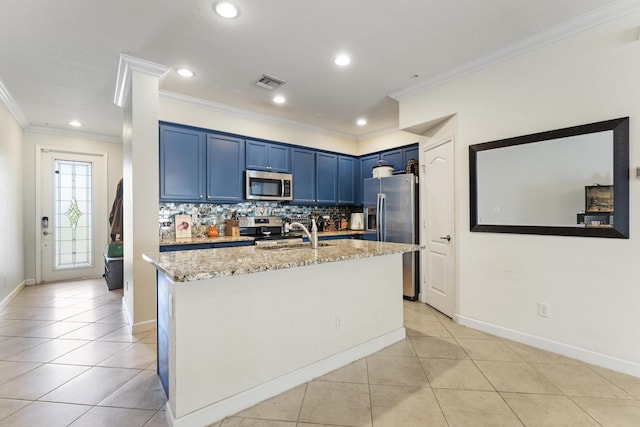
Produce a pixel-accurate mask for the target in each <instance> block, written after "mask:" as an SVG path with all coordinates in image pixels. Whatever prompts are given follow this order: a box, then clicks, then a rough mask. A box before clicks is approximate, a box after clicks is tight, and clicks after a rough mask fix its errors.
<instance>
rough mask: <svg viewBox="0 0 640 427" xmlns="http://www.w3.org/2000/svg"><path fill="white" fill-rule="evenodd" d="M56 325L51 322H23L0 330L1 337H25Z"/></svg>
mask: <svg viewBox="0 0 640 427" xmlns="http://www.w3.org/2000/svg"><path fill="white" fill-rule="evenodd" d="M52 323H54V322H53V321H51V320H21V321H20V322H16V323H12V324H10V325H8V326H4V327H2V328H0V336H3V337H24V336H25V335H26V334H28V333H30V332H33V331H35V330H36V329H38V328H42V327H43V326H47V325H50V324H52Z"/></svg>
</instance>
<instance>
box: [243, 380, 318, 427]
mask: <svg viewBox="0 0 640 427" xmlns="http://www.w3.org/2000/svg"><path fill="white" fill-rule="evenodd" d="M306 389H307V385H306V384H303V385H301V386H298V387H295V388H293V389H291V390H289V391H286V392H284V393H281V394H279V395H277V396H276V397H273V398H271V399H268V400H265V401H264V402H260V403H258V404H257V405H255V406H252V407H251V408H249V409H246V410H244V411H242V412H239V413H237V414H235V416H236V417H241V418H261V419H267V420H280V421H297V420H298V414H300V408H301V407H302V399H303V398H304V393H305V391H306Z"/></svg>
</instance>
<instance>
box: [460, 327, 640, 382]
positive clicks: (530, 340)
mask: <svg viewBox="0 0 640 427" xmlns="http://www.w3.org/2000/svg"><path fill="white" fill-rule="evenodd" d="M456 319H457V321H458V323H460V324H461V325H464V326H468V327H470V328H473V329H478V330H480V331H482V332H486V333H489V334H492V335H496V336H499V337H502V338H508V339H510V340H513V341H517V342H519V343H522V344H527V345H530V346H532V347H536V348H540V349H542V350H547V351H551V352H553V353H558V354H561V355H563V356H567V357H571V358H573V359H577V360H580V361H582V362H586V363H590V364H592V365H596V366H601V367H603V368H607V369H611V370H612V371H617V372H622V373H623V374H627V375H633V376H635V377H640V363H637V362H632V361H629V360H624V359H619V358H617V357H613V356H609V355H606V354H602V353H597V352H595V351H591V350H587V349H585V348H581V347H576V346H573V345H570V344H565V343H561V342H558V341H553V340H550V339H547V338H542V337H538V336H535V335H530V334H527V333H525V332H520V331H516V330H514V329H509V328H505V327H502V326H497V325H494V324H491V323H486V322H482V321H480V320H476V319H471V318H469V317H464V316H460V315H456Z"/></svg>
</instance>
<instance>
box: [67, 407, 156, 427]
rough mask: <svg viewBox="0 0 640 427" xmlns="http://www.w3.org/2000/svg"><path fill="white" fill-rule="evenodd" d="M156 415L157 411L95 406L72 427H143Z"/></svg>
mask: <svg viewBox="0 0 640 427" xmlns="http://www.w3.org/2000/svg"><path fill="white" fill-rule="evenodd" d="M154 414H155V411H148V410H144V409H126V408H103V407H99V406H94V407H93V408H91V409H90V410H89V411H87V412H85V414H84V415H82V416H81V417H80V418H78V420H77V421H76V422H74V423H73V424H70V425H71V426H73V427H102V426H104V427H107V426H127V427H142V426H144V425H145V424H146V423H147V421H149V420H150V419H151V417H153V415H154Z"/></svg>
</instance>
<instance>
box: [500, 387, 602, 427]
mask: <svg viewBox="0 0 640 427" xmlns="http://www.w3.org/2000/svg"><path fill="white" fill-rule="evenodd" d="M500 394H501V395H502V397H503V398H504V400H505V401H506V402H507V404H508V405H509V406H510V407H511V409H512V410H513V412H515V413H516V415H517V416H518V418H520V420H521V421H522V422H523V423H524V424H525V425H526V426H527V427H596V426H598V425H599V424H598V423H597V422H596V421H595V420H594V419H593V418H591V417H590V416H589V415H587V413H586V412H584V411H583V410H582V409H580V407H579V406H577V405H576V404H575V403H573V401H571V399H569V398H568V397H566V396H552V395H544V394H524V393H500Z"/></svg>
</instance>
